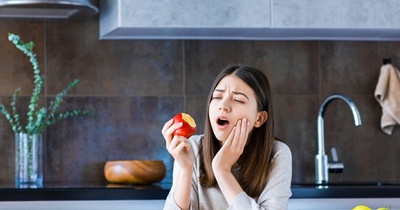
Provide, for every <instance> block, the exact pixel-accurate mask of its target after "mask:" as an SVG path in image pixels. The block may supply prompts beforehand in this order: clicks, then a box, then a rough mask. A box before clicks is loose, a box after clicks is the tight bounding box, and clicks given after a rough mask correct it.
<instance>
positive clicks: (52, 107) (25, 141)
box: [0, 33, 90, 183]
mask: <svg viewBox="0 0 400 210" xmlns="http://www.w3.org/2000/svg"><path fill="white" fill-rule="evenodd" d="M8 39H9V41H11V42H12V43H13V44H14V45H15V46H16V47H17V48H18V49H19V50H21V51H22V52H23V53H24V54H25V55H27V56H28V57H29V58H30V60H29V61H30V62H31V64H32V66H33V72H34V84H35V87H34V89H33V93H32V96H31V98H30V103H29V106H28V112H27V119H26V125H25V126H23V125H22V124H21V117H20V114H19V112H18V110H17V107H16V104H17V95H18V92H19V88H17V89H16V90H15V92H14V94H13V96H12V100H11V104H10V105H11V113H10V112H8V111H7V109H6V108H5V106H4V105H3V104H0V112H1V113H2V114H4V116H5V117H6V119H7V120H8V121H9V123H10V125H11V128H12V130H13V132H14V133H15V139H16V142H15V148H16V149H15V152H16V154H15V155H16V170H15V173H16V174H15V176H16V177H15V181H16V182H17V183H41V182H42V181H43V172H42V171H43V169H42V138H43V133H44V131H45V130H46V128H47V127H48V126H50V125H52V124H54V123H56V122H58V121H59V120H62V119H67V118H70V117H73V116H84V115H89V114H90V112H89V111H86V110H71V111H66V112H61V113H56V110H57V108H58V107H59V105H60V103H61V102H62V100H63V98H64V96H65V95H66V94H67V92H68V91H69V90H70V89H71V88H73V87H74V86H76V85H77V84H78V82H79V81H78V80H74V81H72V82H71V83H70V84H69V85H68V86H67V87H66V88H65V89H64V90H63V91H61V92H60V93H58V94H57V95H56V97H55V99H54V100H52V101H51V102H50V104H49V106H48V107H42V108H39V107H38V100H39V97H40V93H41V91H42V88H43V83H44V79H43V77H42V76H41V75H40V69H39V64H38V61H37V59H36V54H35V53H34V52H33V47H34V43H33V42H32V41H31V42H29V43H24V42H23V41H22V40H20V37H19V36H18V35H15V34H12V33H10V34H8Z"/></svg>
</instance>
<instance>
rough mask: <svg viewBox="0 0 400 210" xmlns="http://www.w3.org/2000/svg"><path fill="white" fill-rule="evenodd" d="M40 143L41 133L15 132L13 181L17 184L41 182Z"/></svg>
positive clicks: (41, 156) (41, 142) (41, 160)
mask: <svg viewBox="0 0 400 210" xmlns="http://www.w3.org/2000/svg"><path fill="white" fill-rule="evenodd" d="M42 144H43V135H42V134H32V135H29V134H26V133H16V134H15V182H16V184H17V185H21V186H24V185H29V184H33V185H41V184H42V182H43V153H42V152H43V151H42V147H43V145H42Z"/></svg>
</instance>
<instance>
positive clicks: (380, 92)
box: [374, 64, 400, 135]
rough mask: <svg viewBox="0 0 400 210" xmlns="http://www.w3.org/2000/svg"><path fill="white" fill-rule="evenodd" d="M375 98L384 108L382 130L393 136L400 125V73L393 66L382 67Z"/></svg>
mask: <svg viewBox="0 0 400 210" xmlns="http://www.w3.org/2000/svg"><path fill="white" fill-rule="evenodd" d="M374 96H375V99H376V100H377V101H378V102H379V104H380V105H381V107H382V117H381V129H382V131H383V132H384V133H386V134H388V135H391V134H392V132H393V128H394V126H395V125H399V124H400V71H399V70H398V69H397V68H396V67H394V66H393V65H392V64H385V65H383V66H382V67H381V71H380V75H379V80H378V84H377V85H376V89H375V94H374Z"/></svg>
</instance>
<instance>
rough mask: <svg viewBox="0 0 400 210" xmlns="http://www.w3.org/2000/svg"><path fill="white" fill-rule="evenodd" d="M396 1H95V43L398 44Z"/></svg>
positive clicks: (398, 4)
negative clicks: (97, 25) (97, 24)
mask: <svg viewBox="0 0 400 210" xmlns="http://www.w3.org/2000/svg"><path fill="white" fill-rule="evenodd" d="M398 8H400V0H384V1H379V0H378V1H377V0H362V1H360V0H334V1H321V0H229V1H226V0H199V1H182V0H168V1H162V0H158V1H154V0H99V9H100V14H99V18H100V33H99V34H100V39H195V40H198V39H201V40H206V39H210V40H360V41H361V40H363V41H400V15H398V13H399V9H398Z"/></svg>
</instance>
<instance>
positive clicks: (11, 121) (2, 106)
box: [0, 104, 18, 133]
mask: <svg viewBox="0 0 400 210" xmlns="http://www.w3.org/2000/svg"><path fill="white" fill-rule="evenodd" d="M0 112H1V113H2V114H4V116H6V119H7V120H8V121H9V122H10V124H11V128H12V130H13V131H14V133H17V132H18V130H17V126H15V124H14V121H13V118H12V117H11V115H10V113H8V111H7V110H6V108H5V107H4V105H3V104H0Z"/></svg>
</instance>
